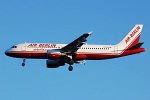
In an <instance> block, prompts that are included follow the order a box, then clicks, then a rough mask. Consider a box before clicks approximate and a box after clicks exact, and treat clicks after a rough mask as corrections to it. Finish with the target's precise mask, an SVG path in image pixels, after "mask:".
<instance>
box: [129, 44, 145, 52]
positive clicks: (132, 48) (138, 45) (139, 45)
mask: <svg viewBox="0 0 150 100" xmlns="http://www.w3.org/2000/svg"><path fill="white" fill-rule="evenodd" d="M143 43H144V42H140V43H138V44H136V45H134V46H132V47H130V48H129V49H127V50H135V49H138V48H140V47H141V46H142V44H143Z"/></svg>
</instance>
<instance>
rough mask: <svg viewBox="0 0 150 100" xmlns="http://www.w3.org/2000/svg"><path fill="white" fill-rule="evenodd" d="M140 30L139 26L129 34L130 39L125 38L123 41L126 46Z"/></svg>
mask: <svg viewBox="0 0 150 100" xmlns="http://www.w3.org/2000/svg"><path fill="white" fill-rule="evenodd" d="M139 30H140V26H138V27H137V28H136V29H135V30H134V31H133V32H132V33H131V34H130V37H127V39H126V40H125V42H126V44H127V43H128V42H129V41H130V39H131V38H132V37H133V36H134V35H135V34H136V33H137V32H138V31H139Z"/></svg>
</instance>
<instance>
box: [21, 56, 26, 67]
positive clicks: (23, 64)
mask: <svg viewBox="0 0 150 100" xmlns="http://www.w3.org/2000/svg"><path fill="white" fill-rule="evenodd" d="M25 60H26V58H23V63H22V66H25Z"/></svg>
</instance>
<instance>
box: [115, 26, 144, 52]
mask: <svg viewBox="0 0 150 100" xmlns="http://www.w3.org/2000/svg"><path fill="white" fill-rule="evenodd" d="M142 27H143V25H135V26H134V28H133V29H132V30H131V31H130V32H129V33H128V34H127V35H126V36H125V38H124V39H123V40H122V41H121V42H120V43H119V44H117V46H118V48H119V49H120V50H124V49H128V48H130V47H132V46H134V45H136V44H138V42H139V38H140V35H141V31H142Z"/></svg>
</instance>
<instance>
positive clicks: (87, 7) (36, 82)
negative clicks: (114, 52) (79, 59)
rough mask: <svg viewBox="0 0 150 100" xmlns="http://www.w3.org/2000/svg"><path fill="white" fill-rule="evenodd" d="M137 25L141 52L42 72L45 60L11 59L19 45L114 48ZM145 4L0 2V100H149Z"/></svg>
mask: <svg viewBox="0 0 150 100" xmlns="http://www.w3.org/2000/svg"><path fill="white" fill-rule="evenodd" d="M135 24H143V30H142V34H141V38H140V42H144V45H143V46H142V47H144V48H146V50H147V51H146V52H143V53H141V54H136V55H131V56H127V57H122V58H116V59H110V60H97V61H87V62H86V64H85V65H78V64H74V65H73V67H74V70H73V71H72V72H69V71H68V66H69V65H68V64H66V65H65V66H62V67H59V68H56V69H48V68H46V60H41V59H27V60H26V66H25V67H22V66H21V63H22V59H19V58H11V57H8V56H6V55H5V54H4V52H5V50H7V49H9V48H10V47H11V46H13V45H15V44H19V43H24V42H27V43H63V44H67V43H70V42H72V41H73V40H74V39H76V38H78V37H79V36H81V35H82V34H83V33H87V32H90V31H92V32H93V34H92V35H91V36H89V37H88V38H87V40H88V41H87V43H88V44H100V45H109V44H112V45H113V44H117V43H118V42H120V41H121V40H122V39H123V38H124V36H125V35H126V34H127V33H128V32H129V31H130V30H131V29H132V28H133V27H134V25H135ZM149 31H150V1H149V0H109V1H107V0H0V46H1V49H0V55H1V56H0V57H1V58H0V59H1V60H0V100H150V66H149V62H150V60H149V55H150V51H149V49H150V46H149V45H150V44H149V43H150V34H149V33H150V32H149Z"/></svg>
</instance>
